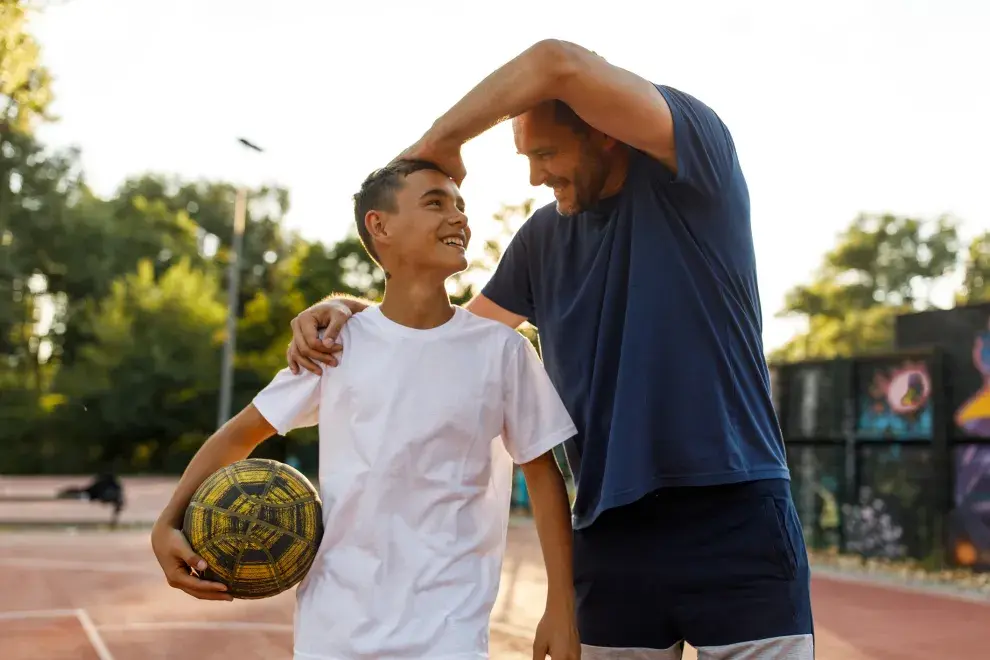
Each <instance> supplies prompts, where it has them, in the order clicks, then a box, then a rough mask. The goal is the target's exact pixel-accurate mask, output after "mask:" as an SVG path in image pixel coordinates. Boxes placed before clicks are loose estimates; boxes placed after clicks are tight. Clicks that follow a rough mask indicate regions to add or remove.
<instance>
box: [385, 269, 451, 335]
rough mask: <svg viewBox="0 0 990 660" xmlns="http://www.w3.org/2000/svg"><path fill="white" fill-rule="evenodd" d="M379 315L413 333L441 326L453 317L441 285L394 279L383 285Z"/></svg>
mask: <svg viewBox="0 0 990 660" xmlns="http://www.w3.org/2000/svg"><path fill="white" fill-rule="evenodd" d="M381 312H382V314H384V315H385V316H386V317H387V318H388V319H389V320H391V321H394V322H395V323H398V324H399V325H404V326H406V327H409V328H415V329H417V330H429V329H431V328H436V327H438V326H441V325H443V324H444V323H446V322H447V321H449V320H450V319H451V317H452V316H453V315H454V308H453V307H451V305H450V298H449V297H448V296H447V289H446V288H445V287H444V285H443V282H440V283H439V284H437V283H436V282H435V281H433V282H429V283H427V282H417V281H415V280H407V279H396V278H395V277H394V276H393V277H392V278H390V279H389V280H388V281H387V282H386V284H385V296H384V298H383V299H382V304H381Z"/></svg>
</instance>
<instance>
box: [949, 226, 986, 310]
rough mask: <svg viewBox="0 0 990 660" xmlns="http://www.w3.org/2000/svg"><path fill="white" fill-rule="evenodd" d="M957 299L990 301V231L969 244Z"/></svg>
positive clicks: (973, 301)
mask: <svg viewBox="0 0 990 660" xmlns="http://www.w3.org/2000/svg"><path fill="white" fill-rule="evenodd" d="M956 300H957V302H959V303H960V304H973V303H978V302H986V301H990V231H986V232H984V233H982V234H980V235H979V236H977V237H976V238H974V239H973V240H972V242H971V243H970V244H969V250H967V252H966V263H965V270H964V272H963V283H962V287H961V289H960V291H959V292H958V294H957V296H956Z"/></svg>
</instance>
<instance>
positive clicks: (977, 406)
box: [895, 304, 990, 440]
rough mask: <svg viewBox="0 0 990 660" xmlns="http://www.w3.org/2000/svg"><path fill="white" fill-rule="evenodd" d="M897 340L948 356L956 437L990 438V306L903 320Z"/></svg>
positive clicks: (899, 344) (901, 346)
mask: <svg viewBox="0 0 990 660" xmlns="http://www.w3.org/2000/svg"><path fill="white" fill-rule="evenodd" d="M895 336H896V341H897V347H898V348H899V349H906V348H914V347H919V346H932V345H937V346H939V347H941V348H942V350H943V351H944V352H945V361H946V367H947V369H946V374H947V378H948V383H947V385H948V388H947V389H948V394H949V404H950V408H951V413H952V414H951V417H952V419H953V421H954V424H953V429H952V436H953V438H954V439H957V440H965V439H967V438H988V439H990V304H988V305H972V306H968V307H956V308H954V309H949V310H938V311H933V312H922V313H919V314H908V315H905V316H901V317H899V318H898V319H897V324H896V329H895Z"/></svg>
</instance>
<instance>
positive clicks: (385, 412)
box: [296, 308, 515, 659]
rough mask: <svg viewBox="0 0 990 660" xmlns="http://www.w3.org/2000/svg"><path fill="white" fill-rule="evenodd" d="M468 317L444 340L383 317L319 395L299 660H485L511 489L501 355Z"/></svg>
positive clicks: (496, 334)
mask: <svg viewBox="0 0 990 660" xmlns="http://www.w3.org/2000/svg"><path fill="white" fill-rule="evenodd" d="M507 330H509V329H508V328H504V327H502V326H497V325H495V324H493V323H492V322H489V321H485V320H482V319H479V318H477V317H474V316H473V315H471V314H470V313H468V312H465V311H463V310H460V309H457V310H456V313H455V316H454V318H453V319H452V320H451V321H450V322H448V323H447V324H445V325H444V326H441V327H440V328H436V329H434V330H428V331H421V330H413V329H410V328H405V327H402V326H398V325H396V324H394V323H392V322H391V321H389V320H388V319H387V318H386V317H384V316H383V315H382V314H381V312H380V311H379V310H378V309H377V308H371V309H369V310H368V311H366V312H363V313H362V314H358V315H356V316H355V317H354V318H352V319H351V320H350V321H349V322H348V324H347V326H346V327H345V329H344V331H343V332H342V334H341V343H342V344H343V345H344V356H343V358H342V360H341V363H340V366H339V367H337V368H336V369H333V370H331V372H328V373H325V374H324V376H323V380H322V383H321V390H322V391H321V394H320V410H319V428H320V493H321V497H322V500H323V507H324V522H325V527H326V531H325V536H324V540H323V543H322V545H321V548H320V551H319V554H318V556H317V559H316V561H315V562H314V564H313V567H312V568H311V570H310V572H309V574H308V576H307V577H306V579H305V580H304V581H303V583H302V584H301V585H300V587H299V591H298V610H297V618H296V652H297V657H298V658H336V657H337V656H336V655H334V653H335V649H346V653H344V654H343V656H342V657H347V658H365V657H368V658H371V657H375V658H389V657H403V658H406V657H409V658H412V657H423V658H425V657H429V658H451V659H454V658H457V659H460V658H479V657H487V635H488V618H489V615H490V612H491V608H492V606H493V604H494V600H495V597H496V595H497V590H498V579H499V575H500V572H501V561H502V551H503V547H504V534H505V526H506V523H507V515H508V506H509V497H510V491H511V473H512V468H511V465H512V463H511V459H510V458H509V455H508V454H507V453H506V451H505V449H504V448H503V447H502V443H501V439H500V437H499V435H500V433H501V430H502V423H503V410H502V401H503V374H502V373H501V372H502V356H503V355H504V354H505V351H506V348H505V346H506V342H510V341H513V340H514V337H513V335H515V333H513V332H511V331H508V332H506V331H507Z"/></svg>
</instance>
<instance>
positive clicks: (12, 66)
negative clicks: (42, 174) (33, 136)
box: [0, 0, 53, 144]
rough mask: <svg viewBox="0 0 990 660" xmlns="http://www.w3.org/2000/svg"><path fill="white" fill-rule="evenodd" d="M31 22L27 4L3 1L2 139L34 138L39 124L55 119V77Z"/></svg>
mask: <svg viewBox="0 0 990 660" xmlns="http://www.w3.org/2000/svg"><path fill="white" fill-rule="evenodd" d="M27 22H28V9H27V8H26V7H25V5H24V3H22V2H19V1H18V0H0V136H2V135H4V134H9V133H12V132H15V131H16V132H18V133H25V134H30V132H31V130H32V129H33V128H34V127H35V125H36V123H37V122H38V121H50V120H52V119H53V117H52V116H51V115H50V114H49V113H48V108H49V105H50V104H51V102H52V92H51V75H49V73H48V70H47V69H45V67H43V66H42V65H41V63H40V53H41V48H40V47H39V46H38V42H37V41H35V40H34V38H33V37H32V36H31V35H30V34H29V33H28V32H27ZM0 144H2V143H0Z"/></svg>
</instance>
